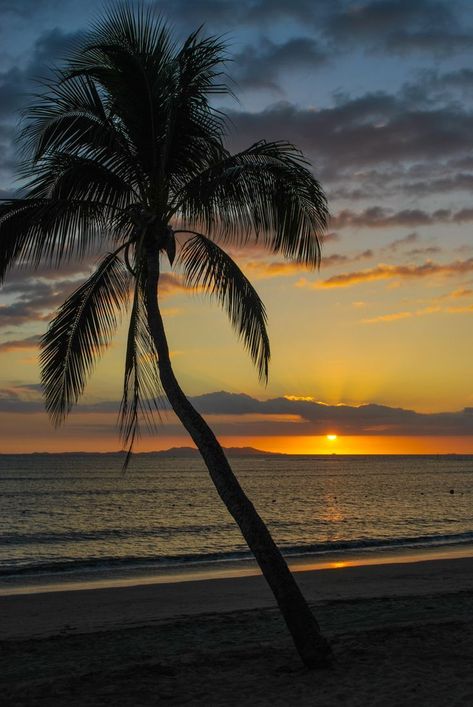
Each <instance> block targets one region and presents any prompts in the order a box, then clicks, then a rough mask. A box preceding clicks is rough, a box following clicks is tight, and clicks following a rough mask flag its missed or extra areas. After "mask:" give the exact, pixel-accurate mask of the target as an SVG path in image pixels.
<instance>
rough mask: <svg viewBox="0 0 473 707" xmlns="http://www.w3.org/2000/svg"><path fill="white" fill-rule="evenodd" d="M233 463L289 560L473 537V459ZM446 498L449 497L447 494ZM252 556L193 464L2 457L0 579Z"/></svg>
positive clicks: (109, 457) (101, 572)
mask: <svg viewBox="0 0 473 707" xmlns="http://www.w3.org/2000/svg"><path fill="white" fill-rule="evenodd" d="M232 466H233V468H234V470H235V472H236V473H237V475H238V477H239V479H240V481H241V483H242V485H243V487H244V488H245V489H246V491H247V492H248V494H249V495H250V497H251V498H252V500H253V501H254V503H255V505H256V507H257V508H258V510H259V511H260V513H261V515H262V516H263V518H264V519H265V520H266V522H267V523H268V525H269V527H270V529H271V532H272V533H273V535H274V537H275V539H276V541H277V542H278V543H279V545H280V546H281V548H282V549H283V551H284V553H285V554H286V555H288V556H296V555H304V554H310V555H323V554H324V553H328V552H333V551H338V552H342V553H343V552H348V551H351V552H353V551H364V552H373V551H375V550H376V551H379V550H381V549H382V548H392V547H397V548H404V547H405V548H407V547H417V548H419V547H432V546H441V545H451V544H461V543H470V544H471V543H472V542H473V503H472V501H473V457H470V456H468V457H467V456H465V457H464V456H450V457H418V456H404V457H399V456H396V457H387V456H386V457H383V456H375V457H373V456H366V457H364V456H356V457H346V456H329V457H327V456H325V457H313V456H311V457H308V456H290V457H286V458H278V457H264V458H259V457H258V458H237V459H233V460H232ZM452 491H453V493H452ZM247 557H248V551H247V548H246V546H245V544H244V541H243V540H242V538H241V536H240V534H239V532H238V530H237V529H236V527H235V524H234V522H233V520H232V519H231V518H230V516H229V515H228V513H227V511H226V509H225V508H224V507H223V505H222V503H221V501H220V499H219V498H218V497H217V494H216V492H215V490H214V488H213V486H212V483H211V481H210V479H209V477H208V475H207V473H206V471H205V470H204V467H203V465H202V464H201V463H200V462H199V461H197V460H188V459H178V458H175V459H163V458H162V457H159V456H153V455H145V456H136V457H135V459H134V462H133V467H132V469H131V470H129V471H128V472H127V473H126V475H123V474H122V473H121V461H120V458H119V457H118V456H117V455H4V456H0V581H3V582H6V583H9V582H12V581H18V579H20V578H24V579H25V581H31V578H32V577H36V578H41V577H43V578H44V577H45V576H54V575H58V573H61V574H62V575H64V574H66V575H68V576H70V577H74V576H80V575H81V573H82V574H83V573H84V572H88V573H91V572H92V573H96V574H97V575H101V576H102V575H110V574H113V573H114V572H115V573H116V572H118V571H123V570H124V569H126V571H133V569H136V570H138V569H140V570H143V568H149V569H150V570H153V568H154V569H156V568H163V567H176V566H181V567H182V566H183V565H185V566H188V565H191V564H194V563H199V562H211V563H216V564H217V563H221V562H223V561H225V560H238V559H245V558H247Z"/></svg>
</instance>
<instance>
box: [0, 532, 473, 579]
mask: <svg viewBox="0 0 473 707" xmlns="http://www.w3.org/2000/svg"><path fill="white" fill-rule="evenodd" d="M470 543H473V532H466V533H454V534H450V535H419V536H411V537H404V538H357V539H355V540H346V541H344V540H341V541H335V542H323V543H312V544H303V545H286V546H285V545H280V547H281V550H282V552H283V554H284V555H285V556H286V557H288V558H291V557H304V556H308V555H310V556H320V557H323V556H324V555H328V554H332V553H340V552H341V553H343V552H367V553H368V552H373V551H376V550H381V551H382V550H390V549H391V550H392V549H401V548H402V549H403V548H406V549H408V548H434V547H445V546H448V545H466V544H470ZM251 558H252V554H251V552H250V551H249V550H234V551H227V552H207V553H194V554H191V553H189V554H176V555H161V556H149V557H136V556H126V557H113V556H110V557H90V558H85V559H61V560H57V561H52V562H51V561H46V562H41V561H38V562H25V563H22V562H18V563H15V564H4V565H3V566H0V577H2V578H4V579H14V578H15V577H25V576H28V575H32V576H40V575H59V574H61V575H63V574H67V575H75V574H78V573H79V574H80V573H85V572H90V573H94V574H95V573H103V572H107V573H108V572H110V571H120V570H121V571H128V572H130V571H133V570H138V571H139V570H141V571H142V570H145V569H149V570H150V571H152V570H153V569H154V570H157V569H166V568H170V569H171V568H172V567H180V568H182V567H183V566H187V565H189V566H193V565H199V564H218V563H223V562H238V561H243V560H249V559H251Z"/></svg>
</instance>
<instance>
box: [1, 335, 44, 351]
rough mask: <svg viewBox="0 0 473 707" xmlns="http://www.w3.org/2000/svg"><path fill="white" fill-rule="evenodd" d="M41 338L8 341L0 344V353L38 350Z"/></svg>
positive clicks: (29, 337) (32, 337) (33, 337)
mask: <svg viewBox="0 0 473 707" xmlns="http://www.w3.org/2000/svg"><path fill="white" fill-rule="evenodd" d="M40 341H41V336H40V335H39V334H38V335H35V336H28V337H26V338H25V339H10V340H8V341H4V342H3V343H0V353H10V352H11V351H23V350H27V349H36V348H38V345H39V342H40Z"/></svg>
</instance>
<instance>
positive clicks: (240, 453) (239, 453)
mask: <svg viewBox="0 0 473 707" xmlns="http://www.w3.org/2000/svg"><path fill="white" fill-rule="evenodd" d="M223 451H224V452H225V454H226V455H227V456H229V457H287V456H289V455H287V454H282V453H279V452H265V451H263V450H262V449H255V448H254V447H223ZM92 454H99V455H101V456H117V455H123V454H126V452H125V451H123V450H121V451H120V450H118V451H116V452H29V453H26V454H25V456H38V457H40V456H50V457H52V456H63V457H64V456H68V455H69V456H85V455H92ZM21 455H22V453H21V452H19V453H16V454H15V453H7V454H5V453H1V452H0V456H6V457H7V456H8V457H9V456H21ZM134 456H137V457H144V456H155V457H161V458H163V457H164V458H168V457H169V458H173V459H194V458H197V457H200V452H199V451H198V450H197V449H196V448H195V447H170V448H169V449H159V450H156V451H154V452H135V453H134Z"/></svg>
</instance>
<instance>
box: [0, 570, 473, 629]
mask: <svg viewBox="0 0 473 707" xmlns="http://www.w3.org/2000/svg"><path fill="white" fill-rule="evenodd" d="M296 577H297V581H298V584H299V585H300V587H301V589H302V592H303V593H304V595H305V596H306V598H307V600H308V601H309V602H310V603H320V602H324V601H333V600H356V599H361V598H370V597H380V596H383V597H384V596H386V597H388V596H395V597H400V596H420V595H426V594H437V593H458V592H465V591H473V557H463V558H455V559H453V558H449V559H436V560H432V559H430V560H427V559H425V560H423V561H413V562H401V563H399V562H398V563H392V564H380V565H359V566H348V567H342V568H336V569H335V568H334V569H324V570H314V569H307V568H301V569H300V571H299V572H298V573H297V575H296ZM274 606H275V601H274V597H273V595H272V594H271V592H270V590H269V588H268V587H267V585H266V582H265V580H264V578H263V577H262V576H261V575H251V576H238V577H232V578H228V577H227V578H213V579H208V578H207V579H195V580H192V581H186V582H176V583H161V584H159V583H156V582H154V583H148V584H145V583H141V584H133V585H127V586H108V587H94V588H88V589H83V588H82V589H78V588H73V589H67V590H62V591H54V590H52V591H51V590H50V591H44V592H34V593H22V594H20V593H16V594H13V593H12V594H8V595H3V596H0V615H1V616H2V617H3V619H2V622H1V625H0V640H18V639H26V638H33V637H34V638H38V637H44V636H53V635H57V634H62V635H64V633H72V634H75V633H90V632H92V633H93V632H96V631H104V630H110V628H114V629H116V628H117V627H121V628H123V627H131V626H140V625H150V624H156V623H159V622H162V621H164V620H169V619H173V618H176V617H182V616H186V617H188V616H196V615H199V614H206V613H209V614H215V613H220V612H229V611H230V612H232V611H248V610H255V609H260V608H268V607H274ZM472 608H473V607H472Z"/></svg>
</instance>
